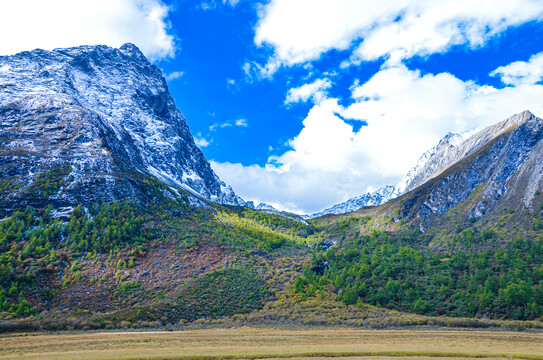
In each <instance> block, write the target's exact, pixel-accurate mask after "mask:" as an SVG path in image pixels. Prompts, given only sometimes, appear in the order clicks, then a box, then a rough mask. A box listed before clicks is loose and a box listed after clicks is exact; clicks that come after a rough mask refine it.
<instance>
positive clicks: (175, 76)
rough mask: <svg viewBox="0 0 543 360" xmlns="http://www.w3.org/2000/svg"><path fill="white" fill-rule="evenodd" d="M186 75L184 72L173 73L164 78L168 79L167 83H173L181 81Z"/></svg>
mask: <svg viewBox="0 0 543 360" xmlns="http://www.w3.org/2000/svg"><path fill="white" fill-rule="evenodd" d="M183 75H185V73H184V72H183V71H173V72H171V73H169V74H166V75H165V76H164V77H165V78H166V81H173V80H177V79H180V78H181V77H182V76H183Z"/></svg>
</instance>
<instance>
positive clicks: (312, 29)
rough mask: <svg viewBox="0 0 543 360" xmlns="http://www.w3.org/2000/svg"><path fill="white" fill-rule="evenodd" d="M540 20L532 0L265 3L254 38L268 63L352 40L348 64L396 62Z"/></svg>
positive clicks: (314, 55)
mask: <svg viewBox="0 0 543 360" xmlns="http://www.w3.org/2000/svg"><path fill="white" fill-rule="evenodd" d="M542 17H543V2H541V1H539V0H480V1H472V0H456V1H449V0H436V1H427V0H411V1H406V0H388V1H382V2H380V3H379V6H376V5H375V2H374V1H371V0H336V1H333V2H330V1H326V0H297V1H292V0H272V1H270V2H269V3H268V4H266V5H265V6H264V7H262V9H261V10H260V13H259V22H258V24H257V26H256V29H255V31H256V34H255V43H256V44H257V45H259V46H262V45H264V44H266V45H268V46H270V47H272V48H273V50H274V56H273V58H272V60H270V61H271V63H275V62H277V61H279V62H280V63H282V64H285V65H288V66H290V65H294V64H299V63H304V62H308V61H312V60H316V59H318V58H320V56H321V55H322V54H323V53H326V52H327V51H329V50H332V49H337V50H346V49H349V48H351V47H352V46H353V45H356V49H355V50H354V52H353V54H352V57H351V59H350V62H354V63H358V62H360V61H361V60H375V59H378V58H381V57H385V58H387V59H388V60H389V62H392V63H396V62H398V61H400V60H402V59H406V58H409V57H412V56H415V55H427V54H432V53H436V52H444V51H447V50H448V49H449V48H451V47H452V46H454V45H468V46H470V47H477V46H480V45H482V44H484V43H485V42H486V41H487V40H488V39H489V38H490V37H492V36H494V35H496V34H498V33H500V32H502V31H504V30H505V29H507V28H508V27H511V26H516V25H520V24H522V23H525V22H527V21H531V20H541V19H542ZM277 68H278V66H277V65H275V69H277ZM271 69H273V67H272V68H271Z"/></svg>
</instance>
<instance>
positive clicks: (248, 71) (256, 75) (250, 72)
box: [242, 58, 281, 82]
mask: <svg viewBox="0 0 543 360" xmlns="http://www.w3.org/2000/svg"><path fill="white" fill-rule="evenodd" d="M280 67H281V62H280V61H278V60H277V59H274V58H271V59H269V60H268V62H267V63H266V64H265V65H261V64H259V63H257V62H256V61H251V62H249V61H247V62H245V63H244V64H243V66H242V69H243V72H244V73H245V76H246V78H247V79H248V80H249V82H251V81H255V80H262V79H271V78H272V76H273V74H275V72H276V71H277V70H279V68H280Z"/></svg>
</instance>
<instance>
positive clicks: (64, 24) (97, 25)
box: [0, 0, 176, 60]
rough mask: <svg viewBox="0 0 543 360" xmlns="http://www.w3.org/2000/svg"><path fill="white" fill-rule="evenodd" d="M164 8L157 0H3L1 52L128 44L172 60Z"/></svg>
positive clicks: (172, 43) (172, 46) (0, 7)
mask: <svg viewBox="0 0 543 360" xmlns="http://www.w3.org/2000/svg"><path fill="white" fill-rule="evenodd" d="M169 11H170V8H169V7H168V6H167V5H165V4H164V3H163V2H162V1H161V0H115V1H111V0H93V1H74V0H48V1H43V0H17V1H2V2H0V33H2V34H3V36H2V41H0V54H2V55H10V54H15V53H17V52H20V51H26V50H33V49H35V48H41V49H49V50H50V49H53V48H58V47H71V46H78V45H96V44H103V45H110V46H114V47H119V46H121V45H122V44H123V43H126V42H131V43H134V44H136V45H137V46H138V47H139V48H140V49H141V50H142V51H143V53H144V54H145V55H146V56H148V57H149V58H150V59H151V60H159V59H164V58H172V57H174V56H175V50H176V47H175V37H174V36H173V35H172V34H171V33H169V30H170V22H169V20H168V13H169Z"/></svg>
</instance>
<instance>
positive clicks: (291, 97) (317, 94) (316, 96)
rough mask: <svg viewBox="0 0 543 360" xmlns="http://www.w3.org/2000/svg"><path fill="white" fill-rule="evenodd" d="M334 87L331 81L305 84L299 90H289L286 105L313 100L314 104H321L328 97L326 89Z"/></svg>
mask: <svg viewBox="0 0 543 360" xmlns="http://www.w3.org/2000/svg"><path fill="white" fill-rule="evenodd" d="M331 86H332V82H331V81H330V80H329V79H317V80H315V81H313V82H312V83H310V84H304V85H302V86H300V87H297V88H292V89H289V91H288V92H287V97H286V99H285V104H291V103H296V102H300V101H303V102H306V101H308V100H309V99H312V100H313V102H314V103H319V102H321V101H322V100H323V99H324V98H325V97H326V95H327V92H326V91H325V90H326V89H329V88H330V87H331Z"/></svg>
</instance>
